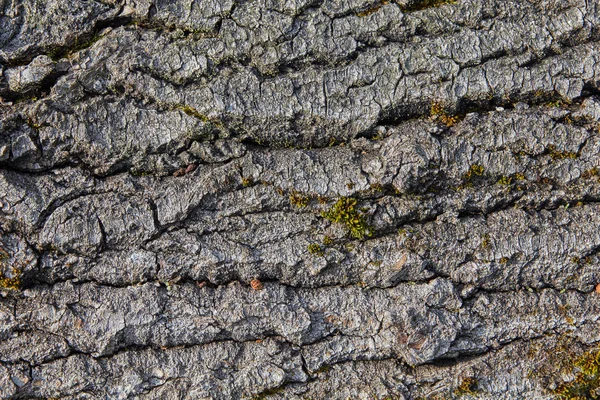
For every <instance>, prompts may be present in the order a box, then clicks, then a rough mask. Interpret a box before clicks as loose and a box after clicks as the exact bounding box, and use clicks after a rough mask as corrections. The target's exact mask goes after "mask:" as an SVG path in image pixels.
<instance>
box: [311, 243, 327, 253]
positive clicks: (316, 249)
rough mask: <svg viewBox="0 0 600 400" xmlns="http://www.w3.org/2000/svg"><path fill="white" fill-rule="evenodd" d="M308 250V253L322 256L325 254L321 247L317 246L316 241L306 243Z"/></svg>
mask: <svg viewBox="0 0 600 400" xmlns="http://www.w3.org/2000/svg"><path fill="white" fill-rule="evenodd" d="M308 252H309V253H310V254H315V255H317V256H322V255H324V254H325V252H324V251H323V249H321V246H319V245H318V244H316V243H311V244H309V245H308Z"/></svg>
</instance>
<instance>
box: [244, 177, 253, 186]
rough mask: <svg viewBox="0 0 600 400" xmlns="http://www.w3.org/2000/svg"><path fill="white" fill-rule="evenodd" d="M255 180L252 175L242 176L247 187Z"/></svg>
mask: <svg viewBox="0 0 600 400" xmlns="http://www.w3.org/2000/svg"><path fill="white" fill-rule="evenodd" d="M253 182H254V180H253V179H252V177H245V178H242V185H243V186H244V187H247V186H250V185H252V183H253Z"/></svg>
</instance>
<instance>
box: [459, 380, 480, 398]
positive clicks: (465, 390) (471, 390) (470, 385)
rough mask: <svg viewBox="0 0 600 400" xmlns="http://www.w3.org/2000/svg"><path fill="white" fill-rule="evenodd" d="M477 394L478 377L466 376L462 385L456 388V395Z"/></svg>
mask: <svg viewBox="0 0 600 400" xmlns="http://www.w3.org/2000/svg"><path fill="white" fill-rule="evenodd" d="M475 394H477V379H475V378H464V379H463V380H462V382H461V383H460V385H459V386H458V387H457V388H456V389H455V390H454V395H455V396H464V395H471V396H472V395H475Z"/></svg>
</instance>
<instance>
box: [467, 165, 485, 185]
mask: <svg viewBox="0 0 600 400" xmlns="http://www.w3.org/2000/svg"><path fill="white" fill-rule="evenodd" d="M484 172H485V168H483V165H479V164H473V165H471V167H470V168H469V170H468V171H467V172H466V173H465V175H464V179H465V180H466V181H470V180H471V179H473V178H474V177H476V176H483V173H484Z"/></svg>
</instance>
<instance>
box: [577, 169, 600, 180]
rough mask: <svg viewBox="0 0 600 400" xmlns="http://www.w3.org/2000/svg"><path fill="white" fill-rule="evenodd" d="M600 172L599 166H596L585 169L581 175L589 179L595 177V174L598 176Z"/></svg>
mask: <svg viewBox="0 0 600 400" xmlns="http://www.w3.org/2000/svg"><path fill="white" fill-rule="evenodd" d="M599 174H600V171H599V170H598V167H594V168H592V169H588V170H586V171H583V173H582V174H581V177H582V178H583V179H589V178H593V177H595V176H598V175H599Z"/></svg>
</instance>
